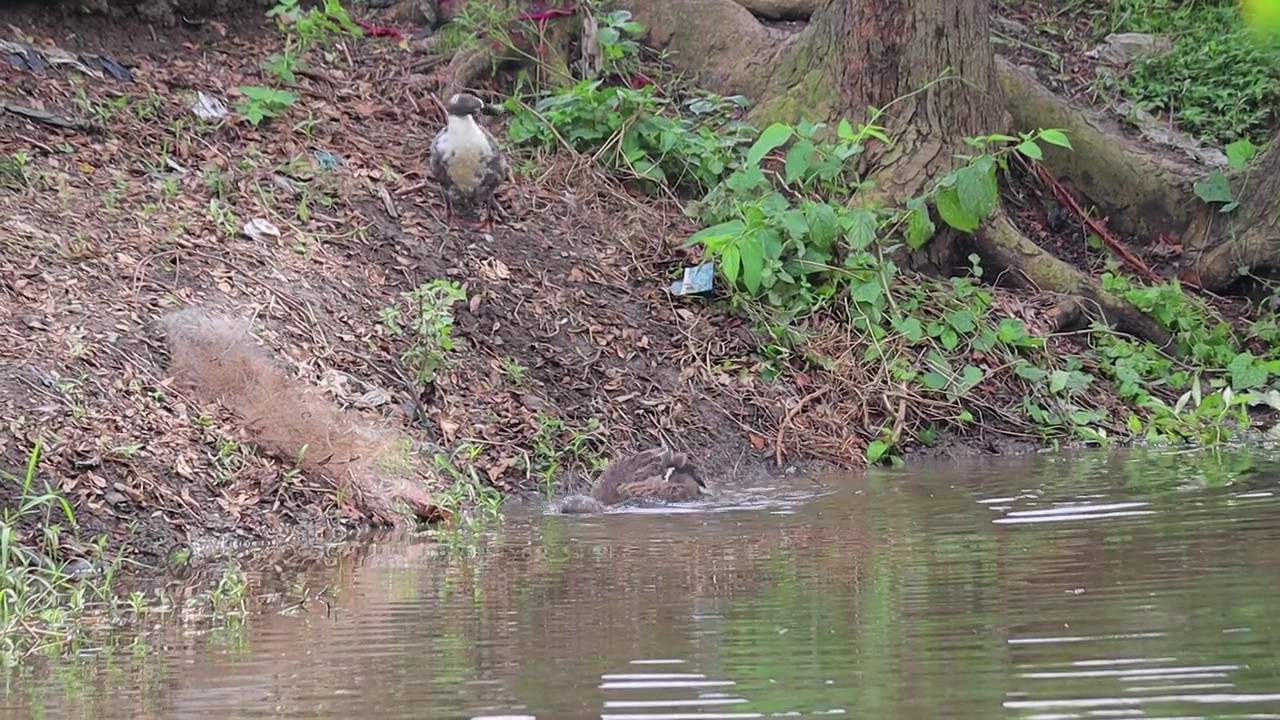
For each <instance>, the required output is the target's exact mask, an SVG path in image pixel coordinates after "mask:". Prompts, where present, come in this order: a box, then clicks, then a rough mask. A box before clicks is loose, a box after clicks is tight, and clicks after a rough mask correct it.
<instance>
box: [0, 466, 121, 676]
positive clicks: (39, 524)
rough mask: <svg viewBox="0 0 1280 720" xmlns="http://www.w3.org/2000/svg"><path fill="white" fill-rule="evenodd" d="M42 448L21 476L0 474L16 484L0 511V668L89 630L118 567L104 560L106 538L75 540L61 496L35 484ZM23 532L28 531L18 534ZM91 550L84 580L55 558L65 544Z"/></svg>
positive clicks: (73, 525)
mask: <svg viewBox="0 0 1280 720" xmlns="http://www.w3.org/2000/svg"><path fill="white" fill-rule="evenodd" d="M41 449H42V448H41V445H40V444H36V446H35V447H34V448H32V450H31V452H30V454H29V455H28V457H27V464H26V467H25V469H24V472H23V474H22V475H21V476H14V475H12V474H10V473H6V472H0V482H3V483H4V484H6V485H13V486H16V487H15V488H14V489H16V491H17V492H16V493H15V494H16V498H17V500H16V502H15V503H14V505H13V506H11V507H7V508H5V509H4V510H3V512H0V665H3V666H5V667H12V666H13V665H15V664H17V663H18V662H20V661H21V660H22V658H24V657H26V656H27V655H29V654H31V653H32V652H36V651H39V650H43V649H45V648H48V647H52V646H55V645H58V644H62V643H66V642H68V641H70V640H72V639H74V638H76V637H78V636H80V635H82V634H83V633H84V632H85V631H86V630H87V629H88V628H87V626H86V624H85V622H84V621H85V619H86V618H87V617H88V616H89V615H91V614H93V613H95V612H99V611H101V610H103V609H104V608H109V606H110V604H111V603H112V602H113V601H114V599H115V598H114V594H113V590H112V588H113V585H114V582H115V576H116V573H117V572H118V570H119V565H118V562H107V561H106V560H105V554H104V553H103V546H104V544H105V540H104V539H99V540H98V541H97V542H95V543H94V544H92V545H89V546H84V545H82V544H80V543H77V542H76V539H75V529H76V518H75V514H74V512H73V511H72V509H71V504H70V503H69V502H68V501H67V499H66V498H65V497H63V496H61V495H60V494H58V493H57V492H55V491H54V490H53V489H52V488H50V487H49V485H48V484H47V483H43V488H40V487H38V486H37V478H38V475H39V466H40V458H41ZM24 528H26V529H25V530H24ZM76 546H80V547H81V549H82V550H84V549H88V550H91V551H92V554H91V555H90V557H89V560H88V563H87V565H86V568H87V569H92V570H96V572H93V573H92V574H89V575H84V574H80V573H76V572H73V568H72V566H71V563H70V562H68V561H57V560H55V558H57V557H58V556H60V555H62V554H63V550H64V549H65V548H67V547H76Z"/></svg>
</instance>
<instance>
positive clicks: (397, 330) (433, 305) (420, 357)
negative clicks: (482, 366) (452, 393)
mask: <svg viewBox="0 0 1280 720" xmlns="http://www.w3.org/2000/svg"><path fill="white" fill-rule="evenodd" d="M403 297H404V302H403V303H397V304H395V305H391V306H389V307H385V308H383V309H382V312H381V319H382V325H383V327H385V328H386V329H387V331H388V332H390V333H391V334H392V335H395V336H396V337H400V338H405V339H407V340H408V341H409V347H408V349H407V350H405V352H404V353H403V354H402V355H401V356H400V360H401V361H402V362H403V363H404V364H405V365H406V366H408V367H409V368H410V369H411V370H412V371H413V375H414V378H415V380H417V382H419V383H420V384H421V385H423V386H428V385H430V384H431V383H433V382H435V377H436V372H437V371H438V370H439V369H440V367H441V365H442V364H443V363H444V361H445V353H446V352H448V351H450V350H452V349H453V310H452V308H453V304H454V303H457V302H460V301H462V300H465V299H466V293H465V292H464V291H463V290H462V286H460V285H459V284H458V283H456V282H454V281H452V280H432V281H431V282H429V283H424V284H423V285H420V286H418V288H417V289H415V290H413V291H411V292H407V293H404V295H403Z"/></svg>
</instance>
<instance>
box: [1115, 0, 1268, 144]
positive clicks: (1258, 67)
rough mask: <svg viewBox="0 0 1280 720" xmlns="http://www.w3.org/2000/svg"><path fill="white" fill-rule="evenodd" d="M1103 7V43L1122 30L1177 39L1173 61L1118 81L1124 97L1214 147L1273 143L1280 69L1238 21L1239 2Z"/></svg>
mask: <svg viewBox="0 0 1280 720" xmlns="http://www.w3.org/2000/svg"><path fill="white" fill-rule="evenodd" d="M1103 6H1104V7H1105V13H1106V15H1105V16H1104V18H1103V19H1102V22H1101V23H1100V26H1099V30H1100V32H1099V36H1101V35H1105V34H1106V33H1108V32H1118V31H1124V32H1146V33H1157V34H1166V35H1170V36H1171V37H1172V39H1173V47H1172V50H1171V51H1170V52H1169V53H1168V54H1166V55H1163V56H1160V57H1153V58H1145V59H1140V60H1138V61H1137V62H1136V63H1135V64H1134V67H1133V69H1132V72H1130V73H1128V74H1127V75H1125V76H1122V77H1120V78H1119V79H1118V80H1117V82H1118V85H1119V89H1120V90H1121V91H1122V92H1123V93H1124V95H1125V96H1127V97H1129V98H1131V99H1132V100H1134V101H1135V102H1137V103H1138V104H1139V105H1140V106H1142V107H1143V108H1144V109H1146V110H1148V111H1151V112H1156V113H1162V114H1164V115H1166V116H1168V117H1170V118H1172V119H1174V120H1176V121H1177V122H1178V123H1179V124H1180V125H1181V126H1182V127H1183V128H1184V129H1186V130H1187V131H1188V132H1190V133H1192V134H1193V135H1196V136H1197V137H1200V138H1203V139H1204V140H1206V141H1209V142H1213V143H1219V144H1225V143H1228V142H1231V141H1233V140H1240V139H1248V140H1251V141H1253V142H1254V143H1255V144H1258V145H1261V144H1263V143H1265V142H1267V141H1269V140H1270V139H1271V136H1272V134H1273V132H1274V129H1275V120H1276V108H1277V107H1280V63H1277V62H1276V59H1277V58H1276V56H1275V54H1274V52H1273V51H1271V50H1268V49H1267V48H1265V47H1262V46H1260V45H1259V44H1258V43H1257V42H1256V38H1255V37H1254V36H1253V34H1252V33H1251V32H1250V31H1249V29H1248V28H1247V27H1245V26H1244V24H1243V23H1242V22H1241V19H1240V14H1239V11H1238V9H1237V5H1236V3H1235V2H1232V1H1230V0H1213V1H1209V2H1192V3H1188V2H1181V1H1180V0H1114V1H1113V2H1109V3H1104V4H1103Z"/></svg>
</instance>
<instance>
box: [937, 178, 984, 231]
mask: <svg viewBox="0 0 1280 720" xmlns="http://www.w3.org/2000/svg"><path fill="white" fill-rule="evenodd" d="M933 204H934V206H935V207H937V208H938V215H939V216H940V217H941V218H942V221H943V222H945V223H946V224H948V225H950V226H951V227H953V228H955V229H956V230H959V231H960V232H966V233H972V232H973V231H975V230H977V229H978V219H977V218H975V217H974V216H972V215H970V214H969V213H968V212H966V211H965V209H964V207H963V206H961V205H960V198H959V197H958V196H957V193H956V189H955V188H946V189H944V190H942V191H940V192H939V193H938V195H937V197H935V198H934V201H933Z"/></svg>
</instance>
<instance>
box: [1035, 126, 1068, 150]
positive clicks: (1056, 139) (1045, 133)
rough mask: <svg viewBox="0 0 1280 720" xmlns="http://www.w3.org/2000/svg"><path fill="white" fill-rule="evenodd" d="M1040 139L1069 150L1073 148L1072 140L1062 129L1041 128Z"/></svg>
mask: <svg viewBox="0 0 1280 720" xmlns="http://www.w3.org/2000/svg"><path fill="white" fill-rule="evenodd" d="M1040 139H1041V140H1043V141H1045V142H1047V143H1049V144H1050V145H1057V146H1058V147H1063V148H1066V149H1068V150H1071V149H1072V147H1071V141H1070V140H1068V139H1067V134H1066V133H1064V132H1062V131H1061V130H1041V131H1040Z"/></svg>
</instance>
